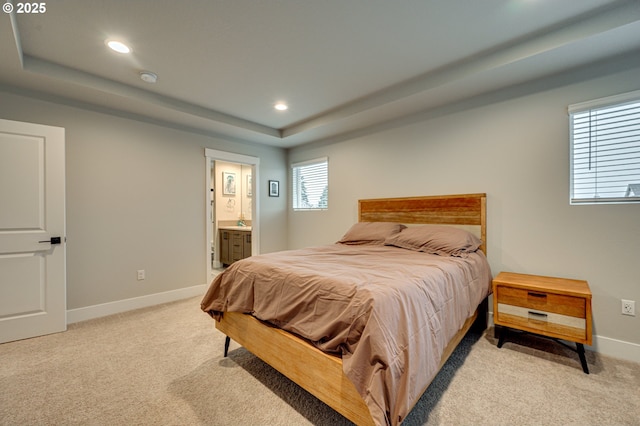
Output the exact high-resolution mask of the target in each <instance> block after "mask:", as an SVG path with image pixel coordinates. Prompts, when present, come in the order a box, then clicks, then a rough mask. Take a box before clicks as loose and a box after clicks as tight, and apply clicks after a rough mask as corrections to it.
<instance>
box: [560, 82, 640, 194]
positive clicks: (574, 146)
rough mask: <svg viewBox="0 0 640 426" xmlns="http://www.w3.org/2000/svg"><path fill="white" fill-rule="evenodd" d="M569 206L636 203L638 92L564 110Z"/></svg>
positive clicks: (639, 189)
mask: <svg viewBox="0 0 640 426" xmlns="http://www.w3.org/2000/svg"><path fill="white" fill-rule="evenodd" d="M569 116H570V121H571V123H570V126H571V129H570V131H571V199H570V202H571V204H589V203H592V204H593V203H637V202H640V91H635V92H631V93H626V94H623V95H618V96H611V97H608V98H604V99H598V100H594V101H590V102H584V103H581V104H576V105H571V106H569Z"/></svg>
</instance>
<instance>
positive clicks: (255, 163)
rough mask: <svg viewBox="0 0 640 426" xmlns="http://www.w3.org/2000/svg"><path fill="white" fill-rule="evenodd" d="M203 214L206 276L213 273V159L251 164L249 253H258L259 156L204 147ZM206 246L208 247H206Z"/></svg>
mask: <svg viewBox="0 0 640 426" xmlns="http://www.w3.org/2000/svg"><path fill="white" fill-rule="evenodd" d="M204 156H205V179H206V182H207V183H206V184H205V188H206V191H205V197H206V198H205V206H206V207H205V216H206V219H205V220H206V247H205V252H206V253H208V254H207V277H209V276H211V275H212V274H213V269H212V267H211V241H212V240H213V239H214V235H215V231H216V230H215V229H214V226H213V224H212V223H211V217H212V212H211V188H210V186H211V184H210V182H211V169H212V167H213V162H214V161H215V160H220V161H227V162H231V163H240V164H248V165H250V166H251V174H252V176H253V178H252V179H251V185H252V189H251V193H252V194H253V195H252V198H253V203H252V206H251V208H252V210H251V255H252V256H255V255H258V254H260V194H259V191H258V185H259V182H260V167H259V166H260V158H259V157H252V156H249V155H244V154H236V153H234V152H227V151H219V150H216V149H211V148H205V149H204ZM207 247H208V248H207Z"/></svg>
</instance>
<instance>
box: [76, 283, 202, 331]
mask: <svg viewBox="0 0 640 426" xmlns="http://www.w3.org/2000/svg"><path fill="white" fill-rule="evenodd" d="M207 287H208V285H207V284H201V285H196V286H193V287H185V288H179V289H177V290H171V291H165V292H162V293H154V294H147V295H145V296H140V297H134V298H131V299H124V300H117V301H115V302H108V303H101V304H99V305H93V306H86V307H84V308H77V309H70V310H68V311H67V324H73V323H75V322H80V321H86V320H90V319H94V318H100V317H106V316H107V315H113V314H119V313H121V312H126V311H131V310H134V309H140V308H146V307H149V306H155V305H161V304H163V303H168V302H174V301H176V300H182V299H187V298H189V297H194V296H204V293H205V292H206V291H207Z"/></svg>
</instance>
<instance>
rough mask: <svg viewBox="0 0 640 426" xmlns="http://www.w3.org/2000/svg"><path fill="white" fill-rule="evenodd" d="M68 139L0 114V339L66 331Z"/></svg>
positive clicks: (48, 128) (60, 133)
mask: <svg viewBox="0 0 640 426" xmlns="http://www.w3.org/2000/svg"><path fill="white" fill-rule="evenodd" d="M64 143H65V140H64V129H63V128H60V127H51V126H43V125H38V124H31V123H21V122H17V121H9V120H2V119H0V343H3V342H9V341H12V340H19V339H26V338H29V337H35V336H40V335H43V334H49V333H56V332H59V331H64V330H66V328H67V317H66V312H67V311H66V264H65V262H66V259H65V257H66V256H65V193H64V187H65V180H64V177H65V158H64V156H65V154H64V148H65V147H64Z"/></svg>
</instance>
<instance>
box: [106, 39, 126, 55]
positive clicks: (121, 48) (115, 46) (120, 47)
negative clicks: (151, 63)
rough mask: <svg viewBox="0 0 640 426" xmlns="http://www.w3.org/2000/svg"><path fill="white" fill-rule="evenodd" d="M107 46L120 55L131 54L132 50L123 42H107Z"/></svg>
mask: <svg viewBox="0 0 640 426" xmlns="http://www.w3.org/2000/svg"><path fill="white" fill-rule="evenodd" d="M107 46H109V47H110V48H111V50H115V51H116V52H118V53H129V52H131V49H130V48H129V46H127V45H126V44H124V43H123V42H121V41H117V40H107Z"/></svg>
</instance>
